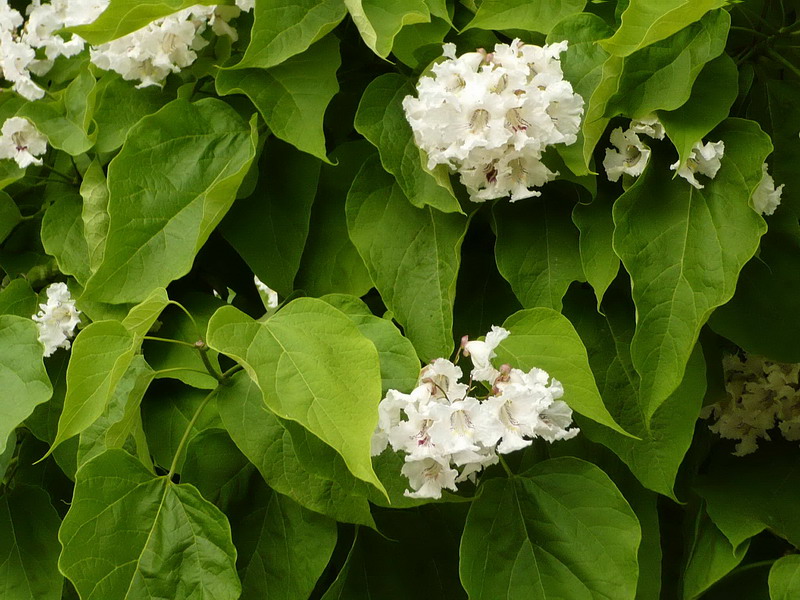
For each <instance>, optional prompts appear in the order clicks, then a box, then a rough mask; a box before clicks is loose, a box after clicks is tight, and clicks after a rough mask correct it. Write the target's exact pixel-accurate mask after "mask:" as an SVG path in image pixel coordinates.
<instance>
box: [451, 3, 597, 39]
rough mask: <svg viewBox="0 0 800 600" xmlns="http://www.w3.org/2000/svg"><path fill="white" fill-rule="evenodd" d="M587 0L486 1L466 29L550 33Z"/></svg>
mask: <svg viewBox="0 0 800 600" xmlns="http://www.w3.org/2000/svg"><path fill="white" fill-rule="evenodd" d="M584 6H586V0H533V1H531V0H484V1H483V2H481V3H480V6H479V7H478V12H477V13H476V14H475V17H474V18H473V19H472V21H470V22H469V24H468V25H467V26H466V27H465V28H464V29H472V28H474V27H477V28H479V29H527V30H529V31H538V32H539V33H549V32H550V30H551V29H552V28H553V27H554V26H555V24H556V23H558V22H559V21H561V20H562V19H564V18H566V17H569V16H571V15H574V14H577V13H580V12H581V11H582V10H583V7H584Z"/></svg>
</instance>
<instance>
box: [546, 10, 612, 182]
mask: <svg viewBox="0 0 800 600" xmlns="http://www.w3.org/2000/svg"><path fill="white" fill-rule="evenodd" d="M611 33H612V29H611V28H610V27H609V26H608V24H607V23H606V22H605V21H603V19H601V18H600V17H598V16H597V15H593V14H591V13H581V14H577V15H573V16H571V17H567V18H566V19H564V20H563V21H561V22H560V23H559V24H558V25H556V26H555V27H554V28H553V30H552V31H551V32H550V34H549V35H548V36H547V42H548V43H554V42H560V41H563V40H567V41H568V42H569V47H568V48H567V51H566V52H565V53H564V54H562V55H561V66H562V69H563V71H564V79H566V80H567V81H569V82H570V83H572V86H573V88H574V90H575V92H576V93H577V94H579V95H580V96H581V97H582V98H583V101H584V116H583V123H582V124H581V131H580V132H579V133H578V140H577V142H576V143H574V144H572V145H570V146H559V147H558V151H559V153H560V154H561V156H562V158H563V159H564V162H566V163H567V166H568V167H569V168H570V170H572V172H573V173H575V174H576V175H587V174H588V173H590V172H591V171H592V170H591V169H590V162H591V159H592V152H593V151H594V147H595V145H596V144H597V142H598V140H599V139H600V136H602V135H603V133H604V132H605V129H606V125H608V121H609V119H608V117H606V116H605V114H606V105H607V104H608V100H609V98H611V96H613V95H614V93H615V92H616V91H617V85H618V83H619V76H620V73H621V72H622V63H623V61H622V59H619V58H617V57H610V56H609V54H608V52H606V51H605V50H603V49H602V48H601V47H600V46H599V45H598V44H597V43H596V42H597V40H601V39H603V38H605V37H607V36H609V35H611Z"/></svg>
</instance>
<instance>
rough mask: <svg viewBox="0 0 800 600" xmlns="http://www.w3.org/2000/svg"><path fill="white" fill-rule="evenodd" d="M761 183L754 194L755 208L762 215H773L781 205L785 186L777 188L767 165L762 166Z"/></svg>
mask: <svg viewBox="0 0 800 600" xmlns="http://www.w3.org/2000/svg"><path fill="white" fill-rule="evenodd" d="M761 172H762V176H761V181H759V182H758V186H757V187H756V189H755V191H754V192H753V208H754V209H756V211H758V212H760V213H761V214H762V215H771V214H772V213H774V212H775V209H776V208H778V206H779V205H780V203H781V193H782V192H783V184H781V185H779V186H778V187H777V188H776V187H775V180H774V179H772V176H771V175H770V174H769V173H767V163H764V164H763V165H761Z"/></svg>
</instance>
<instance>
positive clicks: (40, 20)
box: [0, 0, 254, 100]
mask: <svg viewBox="0 0 800 600" xmlns="http://www.w3.org/2000/svg"><path fill="white" fill-rule="evenodd" d="M108 3H109V0H51V1H50V2H49V3H42V0H33V1H32V2H31V3H30V5H29V6H28V8H27V10H26V16H25V17H23V16H22V14H21V13H20V12H19V11H17V10H15V9H14V8H11V7H10V6H9V4H8V0H0V74H2V76H3V77H4V78H5V79H6V80H7V81H10V82H12V83H13V89H14V91H15V92H17V93H19V94H20V95H21V96H23V97H24V98H26V99H27V100H38V99H40V98H42V97H43V96H44V89H42V88H41V87H40V86H39V85H38V84H37V83H35V82H34V81H33V79H32V78H31V74H33V75H45V74H46V73H47V72H48V71H49V70H50V68H51V67H52V66H53V62H54V61H55V59H56V58H58V57H59V56H66V57H70V56H75V55H76V54H79V53H80V52H81V51H82V50H83V49H84V47H85V45H86V42H85V41H84V40H83V39H82V38H81V37H80V36H78V35H74V34H72V35H70V36H68V37H62V35H60V34H58V33H57V32H58V31H59V30H60V29H63V28H65V27H74V26H76V25H87V24H89V23H92V22H93V21H94V20H95V19H97V17H99V16H100V14H101V13H102V12H103V11H104V10H105V9H106V8H107V7H108ZM253 6H254V0H236V6H201V5H197V6H192V7H190V8H187V9H185V10H182V11H180V12H178V13H175V14H174V15H170V16H168V17H164V18H163V19H158V20H157V21H155V22H153V23H151V24H149V25H147V26H146V27H144V28H142V29H140V30H139V31H135V32H133V33H131V34H129V35H126V36H124V37H122V38H119V39H117V40H113V41H111V42H109V43H107V44H102V45H100V46H97V47H94V48H92V49H91V58H92V62H94V63H95V64H96V65H97V66H98V67H100V68H101V69H105V70H112V71H116V72H117V73H119V74H120V75H122V77H123V78H124V79H126V80H132V79H138V80H139V81H140V82H141V83H140V86H139V87H143V86H147V85H160V84H161V83H162V82H163V81H164V79H165V78H166V76H167V75H168V74H169V73H174V72H177V71H179V70H180V69H182V68H184V67H187V66H189V65H191V64H192V63H193V62H194V61H195V59H196V58H197V54H196V53H195V50H199V49H200V48H202V47H203V46H205V45H206V44H208V42H207V41H206V40H205V39H203V37H201V36H202V33H203V32H204V31H205V30H206V29H207V27H208V26H210V27H211V29H212V30H213V31H214V33H215V34H217V35H228V36H230V37H231V38H233V39H236V38H237V35H236V30H235V29H233V28H232V27H231V26H230V25H229V24H228V21H230V20H231V19H233V18H235V17H237V16H238V15H239V14H240V12H241V11H243V10H244V11H249V10H252V8H253ZM37 50H39V52H38V53H37Z"/></svg>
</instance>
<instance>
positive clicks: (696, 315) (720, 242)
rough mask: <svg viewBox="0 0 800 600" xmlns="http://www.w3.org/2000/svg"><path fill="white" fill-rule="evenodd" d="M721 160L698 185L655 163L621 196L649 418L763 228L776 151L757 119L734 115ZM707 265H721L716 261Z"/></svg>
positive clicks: (618, 235)
mask: <svg viewBox="0 0 800 600" xmlns="http://www.w3.org/2000/svg"><path fill="white" fill-rule="evenodd" d="M715 137H719V138H721V139H722V140H723V141H724V142H725V156H724V158H723V159H722V167H721V168H720V170H719V172H718V173H717V176H716V178H715V179H713V180H708V179H706V180H705V181H704V184H705V188H704V189H702V190H697V189H695V188H694V187H692V186H691V185H689V184H688V182H686V181H685V180H683V179H682V178H680V177H678V178H674V179H673V178H672V177H671V175H670V171H669V170H668V169H667V166H666V164H665V161H664V160H663V159H660V160H659V157H658V156H656V157H654V159H655V161H654V162H655V163H656V164H654V165H651V166H650V168H649V169H647V170H646V171H645V173H644V174H643V175H642V176H641V177H639V179H638V181H637V182H636V183H635V184H634V185H633V186H632V187H631V188H630V189H629V190H628V191H627V192H626V193H625V194H623V195H622V196H621V197H620V198H619V199H618V200H617V201H616V203H615V204H614V223H615V226H616V229H615V231H614V249H615V250H616V252H617V255H619V257H620V258H621V259H622V262H623V264H624V265H625V268H626V269H627V271H628V272H629V273H630V275H631V280H632V282H633V283H632V287H633V299H634V302H635V304H636V310H637V315H638V319H637V324H636V333H635V335H634V336H633V340H632V342H631V359H632V361H633V365H634V366H635V367H636V371H637V372H638V373H639V374H640V375H641V378H642V379H641V384H640V389H639V394H640V402H641V404H642V411H643V414H644V416H645V419H648V420H649V418H650V417H651V416H652V415H653V413H654V412H655V410H656V409H657V408H658V407H659V406H660V405H661V404H662V403H663V402H664V400H666V399H667V397H668V396H669V395H670V394H671V393H672V392H673V391H674V390H675V388H676V387H677V386H678V384H679V383H680V381H681V379H682V378H683V372H684V369H685V367H686V362H687V361H688V359H689V355H690V354H691V351H692V348H693V347H694V345H695V342H696V341H697V336H698V334H699V332H700V328H701V327H702V326H703V324H704V323H705V322H706V320H707V319H708V317H709V315H710V314H711V312H712V311H713V310H714V309H715V308H716V307H718V306H720V305H722V304H724V303H725V302H727V301H728V300H729V299H730V298H731V296H733V292H734V289H735V287H736V279H737V277H738V275H739V271H740V270H741V269H742V267H743V266H744V264H745V263H746V262H747V261H748V260H749V259H750V258H751V257H752V256H753V254H754V253H755V251H756V249H757V247H758V242H759V238H760V237H761V235H762V234H763V233H764V231H765V224H764V220H763V219H762V218H761V217H760V216H759V215H758V214H757V213H756V212H755V211H754V210H753V209H752V208H751V207H750V204H749V198H750V194H751V192H752V190H753V189H754V188H755V187H756V185H758V182H759V180H760V179H761V165H762V163H763V162H764V159H765V158H766V156H767V155H768V154H769V153H770V151H771V149H772V148H771V144H770V142H769V138H768V137H767V136H766V135H765V134H764V133H763V132H762V131H761V129H760V128H759V126H758V124H757V123H754V122H752V121H744V120H738V119H729V120H727V121H725V122H724V123H723V124H722V125H721V126H720V127H718V128H717V129H716V130H715ZM708 265H715V268H713V269H709V268H708Z"/></svg>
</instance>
